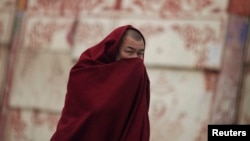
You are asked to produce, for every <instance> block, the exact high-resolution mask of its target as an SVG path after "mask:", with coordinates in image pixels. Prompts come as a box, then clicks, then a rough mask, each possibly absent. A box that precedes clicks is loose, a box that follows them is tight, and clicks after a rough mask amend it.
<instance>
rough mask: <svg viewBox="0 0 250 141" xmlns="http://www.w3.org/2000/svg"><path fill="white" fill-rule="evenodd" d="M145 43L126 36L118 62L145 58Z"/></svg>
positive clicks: (120, 49)
mask: <svg viewBox="0 0 250 141" xmlns="http://www.w3.org/2000/svg"><path fill="white" fill-rule="evenodd" d="M144 50H145V46H144V42H143V40H140V41H137V40H135V39H133V38H132V37H130V36H125V37H124V39H123V41H122V43H121V45H120V48H119V52H118V55H117V60H120V59H125V58H141V59H143V58H144Z"/></svg>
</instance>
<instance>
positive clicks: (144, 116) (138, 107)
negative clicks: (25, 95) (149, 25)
mask: <svg viewBox="0 0 250 141" xmlns="http://www.w3.org/2000/svg"><path fill="white" fill-rule="evenodd" d="M144 51H145V39H144V36H143V35H142V33H141V32H140V31H139V30H138V29H136V28H134V27H133V26H131V25H124V26H120V27H117V28H116V29H114V30H113V31H112V32H111V33H110V34H109V35H107V36H106V37H105V38H104V39H103V40H102V41H101V42H99V43H98V44H96V45H95V46H93V47H90V48H88V49H87V50H86V51H84V52H83V53H82V54H81V56H80V58H79V59H78V60H77V62H76V64H75V65H74V66H73V67H72V68H71V70H70V75H69V80H68V85H67V93H66V97H65V103H64V107H63V109H62V113H61V117H60V119H59V122H58V125H57V128H56V131H55V132H54V134H53V135H52V137H51V141H149V138H150V123H149V115H148V110H149V102H150V81H149V78H148V74H147V71H146V67H145V65H144V61H143V59H144Z"/></svg>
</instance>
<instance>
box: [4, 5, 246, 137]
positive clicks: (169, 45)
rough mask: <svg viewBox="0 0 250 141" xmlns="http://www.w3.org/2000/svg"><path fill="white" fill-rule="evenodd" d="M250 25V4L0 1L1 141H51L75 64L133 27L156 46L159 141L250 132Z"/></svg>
mask: <svg viewBox="0 0 250 141" xmlns="http://www.w3.org/2000/svg"><path fill="white" fill-rule="evenodd" d="M249 22H250V0H126V1H125V0H91V1H90V0H73V1H69V0H0V112H1V113H0V114H1V115H0V140H1V141H48V140H49V139H50V137H51V135H52V134H53V132H54V131H55V128H56V125H57V121H58V119H59V117H60V113H61V110H62V107H63V104H64V98H65V93H66V85H67V80H68V75H69V71H70V69H71V67H72V65H73V64H74V63H75V61H76V60H77V59H78V57H79V55H80V54H81V53H82V52H83V51H84V50H85V49H87V48H88V47H91V46H93V45H95V44H96V43H98V42H99V41H101V39H103V38H104V37H105V36H106V35H107V34H108V33H110V32H111V31H112V30H113V29H114V28H116V27H117V26H120V25H125V24H131V25H133V26H135V27H136V28H139V29H140V30H141V31H142V33H143V34H144V35H145V38H146V42H147V44H146V53H145V64H146V67H147V70H148V73H149V77H150V81H151V102H150V111H149V114H150V123H151V138H150V140H151V141H206V140H207V125H208V124H250V110H249V108H250V49H249V48H250V41H249V40H250V30H249V26H250V23H249ZM86 81H87V80H86Z"/></svg>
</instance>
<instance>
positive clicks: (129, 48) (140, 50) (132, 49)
mask: <svg viewBox="0 0 250 141" xmlns="http://www.w3.org/2000/svg"><path fill="white" fill-rule="evenodd" d="M127 48H129V49H131V50H133V51H135V50H136V49H135V48H133V47H131V46H128V47H127ZM144 50H145V49H144V48H143V49H140V50H139V51H144Z"/></svg>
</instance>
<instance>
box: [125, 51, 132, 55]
mask: <svg viewBox="0 0 250 141" xmlns="http://www.w3.org/2000/svg"><path fill="white" fill-rule="evenodd" d="M125 52H126V53H128V54H129V55H131V54H133V51H131V50H126V51H125Z"/></svg>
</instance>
